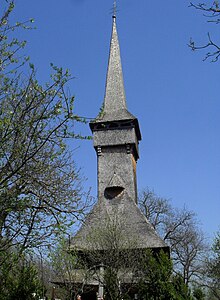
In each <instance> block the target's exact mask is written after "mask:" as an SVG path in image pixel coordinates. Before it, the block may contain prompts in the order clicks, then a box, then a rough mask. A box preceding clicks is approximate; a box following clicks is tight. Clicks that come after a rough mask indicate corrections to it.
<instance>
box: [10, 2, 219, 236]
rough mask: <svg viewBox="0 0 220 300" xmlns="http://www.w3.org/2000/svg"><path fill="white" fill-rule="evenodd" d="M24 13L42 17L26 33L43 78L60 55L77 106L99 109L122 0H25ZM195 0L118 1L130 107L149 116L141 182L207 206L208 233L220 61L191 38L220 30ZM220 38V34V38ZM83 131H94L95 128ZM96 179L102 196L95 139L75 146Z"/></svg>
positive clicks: (175, 199) (214, 203)
mask: <svg viewBox="0 0 220 300" xmlns="http://www.w3.org/2000/svg"><path fill="white" fill-rule="evenodd" d="M16 2H17V5H16V11H15V13H16V16H14V18H15V20H16V21H18V20H26V19H28V18H34V19H35V26H36V27H37V29H36V30H33V31H31V32H26V33H25V34H24V33H22V35H23V36H24V38H25V39H27V40H28V46H27V48H26V53H27V54H29V55H30V56H31V61H32V62H33V63H34V64H35V65H36V67H37V71H38V78H39V79H40V80H41V81H42V82H43V81H46V80H47V79H48V76H49V73H50V69H49V64H50V62H53V63H54V64H56V65H58V66H63V67H64V68H68V69H70V70H71V73H72V74H73V75H74V76H75V79H74V80H73V81H72V82H71V83H70V84H69V88H70V90H71V92H72V93H73V94H75V96H76V112H77V113H78V114H79V115H83V116H86V117H91V118H93V117H95V116H96V115H97V114H98V111H99V109H100V106H101V104H102V101H103V97H104V88H105V78H106V70H107V62H108V53H109V43H110V35H111V23H112V18H111V13H110V11H111V8H112V6H113V0H93V1H92V0H62V1H58V0H56V1H54V0H38V1H34V0H21V1H18V0H17V1H16ZM188 5H189V1H179V0H178V1H177V0H169V1H164V0H157V1H152V0H151V1H150V0H136V1H134V0H118V13H117V28H118V34H119V40H120V47H121V56H122V64H123V72H124V81H125V89H126V96H127V104H128V108H129V111H130V112H132V114H134V115H135V116H136V117H138V119H139V123H140V128H141V132H142V138H143V140H142V141H141V143H140V160H139V161H138V187H139V190H142V189H143V188H145V187H147V186H148V187H150V188H152V189H154V191H155V192H156V193H157V194H158V195H159V196H162V197H166V198H169V199H171V201H172V204H173V205H174V206H176V207H179V208H182V207H183V206H184V205H185V206H186V207H187V208H188V209H189V210H193V211H194V212H196V213H197V215H198V219H199V220H200V221H201V225H202V228H203V230H204V231H205V232H206V233H207V234H208V235H212V234H213V232H215V231H216V230H217V229H218V228H219V226H220V218H219V213H220V183H219V180H220V139H219V131H220V124H219V122H220V118H219V115H220V97H219V78H220V62H219V63H215V64H214V63H210V62H203V61H202V58H203V57H204V54H205V53H204V52H201V53H193V52H192V51H191V50H190V49H189V48H188V47H187V43H188V42H189V39H190V37H193V38H194V39H195V41H198V42H199V43H202V42H205V41H206V37H207V32H208V31H210V32H212V33H213V36H216V38H217V37H218V36H219V30H220V27H218V26H217V25H214V24H210V23H209V24H208V23H207V22H206V19H205V18H204V17H203V16H202V14H201V13H199V12H198V11H195V10H194V9H192V8H189V7H188ZM219 43H220V40H219ZM82 133H84V134H90V131H89V127H88V126H86V127H85V128H84V129H82ZM71 147H72V148H73V149H75V148H76V150H75V151H74V158H75V160H76V162H77V164H78V166H79V167H81V168H82V171H83V173H84V175H85V177H87V178H88V180H87V182H86V186H87V187H88V186H91V187H92V194H93V195H94V196H95V195H96V154H95V151H94V150H93V147H92V142H91V141H90V142H89V141H84V142H80V143H79V142H75V141H73V142H72V144H71Z"/></svg>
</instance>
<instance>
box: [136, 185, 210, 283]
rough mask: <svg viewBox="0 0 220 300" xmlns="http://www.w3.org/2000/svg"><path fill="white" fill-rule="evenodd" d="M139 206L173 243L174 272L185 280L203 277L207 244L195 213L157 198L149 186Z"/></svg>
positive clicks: (171, 246) (169, 242)
mask: <svg viewBox="0 0 220 300" xmlns="http://www.w3.org/2000/svg"><path fill="white" fill-rule="evenodd" d="M139 205H140V208H141V210H142V212H143V213H144V214H145V216H146V218H147V219H148V220H149V221H150V223H151V224H152V225H153V227H154V229H155V230H156V231H157V233H158V234H159V235H160V237H161V238H162V239H163V240H164V241H165V242H166V243H167V244H168V245H169V246H170V248H171V257H172V259H173V264H174V271H175V272H176V273H180V274H181V275H182V277H183V280H184V283H186V284H188V283H189V282H190V281H192V279H195V278H196V277H200V275H201V272H202V269H203V261H204V259H203V258H204V254H205V251H206V250H207V246H206V243H205V238H204V235H203V233H202V232H201V231H200V230H199V228H198V222H197V220H196V218H195V214H194V213H193V212H191V211H188V210H187V209H186V208H184V209H182V210H178V209H175V208H173V207H172V206H171V204H170V202H169V200H167V199H164V198H161V197H158V196H157V195H156V194H155V193H154V192H153V191H151V190H149V189H146V190H144V191H143V192H142V193H141V194H140V196H139Z"/></svg>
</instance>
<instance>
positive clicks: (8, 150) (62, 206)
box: [0, 1, 87, 251]
mask: <svg viewBox="0 0 220 300" xmlns="http://www.w3.org/2000/svg"><path fill="white" fill-rule="evenodd" d="M13 9H14V2H13V1H10V2H8V1H6V2H5V10H4V12H3V13H2V16H1V17H0V207H1V211H0V250H1V249H7V248H8V247H10V246H11V245H13V244H14V243H17V244H19V245H20V248H21V251H22V249H25V248H27V247H38V246H40V245H42V244H45V243H46V241H47V239H48V238H50V241H49V243H51V242H52V238H55V237H56V234H57V232H59V231H65V230H66V229H67V228H68V227H69V226H71V225H72V224H73V223H74V221H75V220H76V218H79V216H80V215H81V214H82V213H83V211H84V209H85V207H86V205H87V203H86V200H87V197H86V196H87V195H84V193H83V192H82V185H81V182H82V178H81V177H80V174H79V170H78V169H77V168H76V166H75V164H74V161H73V155H72V153H71V152H70V150H69V148H68V139H84V138H86V137H82V136H81V135H80V134H78V133H76V132H75V130H74V128H75V127H74V126H75V123H76V122H79V123H85V119H83V118H80V117H79V116H78V115H77V114H76V113H75V111H74V100H75V99H74V97H73V96H71V95H69V92H68V90H67V88H66V84H67V83H68V82H69V80H71V75H70V74H69V71H68V70H63V69H62V68H59V67H56V66H54V65H53V64H52V65H51V67H52V75H51V79H50V81H49V82H48V83H46V84H40V83H39V81H38V79H37V76H36V70H35V67H34V65H33V64H31V63H30V64H29V67H28V65H27V64H26V65H25V63H26V62H27V60H28V58H26V57H23V56H22V52H20V51H21V50H22V49H23V48H24V47H25V44H26V42H25V41H19V40H18V39H17V38H16V37H15V36H14V35H15V33H16V30H18V29H31V27H30V26H29V25H28V24H30V23H33V20H32V19H30V20H28V21H27V22H17V23H16V24H11V23H10V16H11V13H12V12H13ZM84 196H85V197H84Z"/></svg>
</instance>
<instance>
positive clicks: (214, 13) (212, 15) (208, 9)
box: [189, 0, 220, 62]
mask: <svg viewBox="0 0 220 300" xmlns="http://www.w3.org/2000/svg"><path fill="white" fill-rule="evenodd" d="M190 7H193V8H195V9H196V10H199V11H202V12H203V13H204V16H205V17H207V18H208V22H210V23H214V24H219V23H220V17H219V16H220V7H219V1H217V0H215V1H208V3H199V4H195V3H193V2H190ZM189 47H190V48H191V49H192V50H193V51H196V50H201V49H207V50H208V52H207V53H206V56H205V58H204V60H207V59H211V61H212V62H216V61H217V60H218V59H219V56H220V46H219V45H218V44H217V43H215V42H214V41H213V39H212V37H211V35H210V33H208V41H207V43H206V44H204V45H201V46H197V45H195V42H194V41H193V40H192V39H190V43H189Z"/></svg>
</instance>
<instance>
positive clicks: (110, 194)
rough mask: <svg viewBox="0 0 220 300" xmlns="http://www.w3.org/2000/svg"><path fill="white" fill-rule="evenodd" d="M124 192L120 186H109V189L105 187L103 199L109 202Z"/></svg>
mask: <svg viewBox="0 0 220 300" xmlns="http://www.w3.org/2000/svg"><path fill="white" fill-rule="evenodd" d="M123 191H124V188H123V187H122V186H111V187H107V188H106V189H105V193H104V195H105V198H107V199H109V200H111V199H114V198H117V197H119V196H120V195H121V194H122V193H123Z"/></svg>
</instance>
